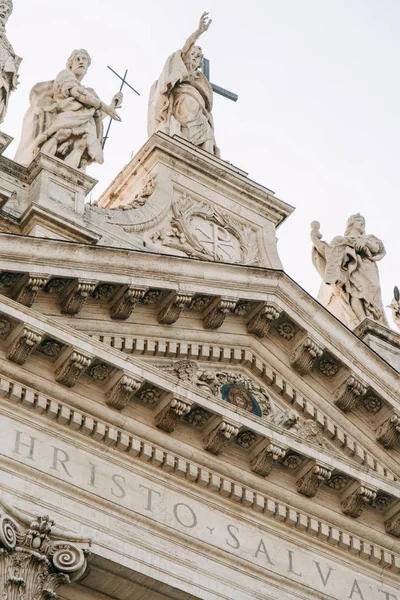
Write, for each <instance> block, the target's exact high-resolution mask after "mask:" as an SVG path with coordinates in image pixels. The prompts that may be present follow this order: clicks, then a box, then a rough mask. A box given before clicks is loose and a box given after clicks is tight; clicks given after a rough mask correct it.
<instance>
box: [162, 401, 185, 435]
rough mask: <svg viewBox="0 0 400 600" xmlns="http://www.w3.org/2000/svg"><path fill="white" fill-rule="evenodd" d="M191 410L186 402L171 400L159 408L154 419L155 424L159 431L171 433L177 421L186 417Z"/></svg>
mask: <svg viewBox="0 0 400 600" xmlns="http://www.w3.org/2000/svg"><path fill="white" fill-rule="evenodd" d="M191 409H192V404H191V403H189V402H188V401H187V400H180V399H179V398H172V400H171V399H170V400H168V401H167V403H166V405H165V406H163V407H162V408H161V410H160V411H159V412H158V413H157V415H156V418H155V424H156V426H157V427H158V428H159V429H162V430H163V431H166V432H167V433H172V432H173V431H174V429H175V427H176V426H177V424H178V421H179V420H180V419H181V418H182V417H184V416H185V415H188V414H189V413H190V411H191Z"/></svg>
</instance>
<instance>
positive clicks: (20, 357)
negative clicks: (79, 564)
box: [6, 326, 43, 365]
mask: <svg viewBox="0 0 400 600" xmlns="http://www.w3.org/2000/svg"><path fill="white" fill-rule="evenodd" d="M42 338H43V332H41V331H38V330H37V329H35V328H33V327H24V326H20V327H18V329H17V330H16V331H15V333H14V334H13V336H12V340H11V342H10V345H9V347H8V349H7V352H6V356H7V358H8V359H9V360H11V361H12V362H15V363H17V364H18V365H23V364H24V363H25V362H26V361H27V359H28V358H29V356H30V355H31V354H32V353H33V352H34V351H35V350H36V348H37V347H38V345H39V344H40V342H41V341H42Z"/></svg>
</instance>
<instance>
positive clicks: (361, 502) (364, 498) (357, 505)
mask: <svg viewBox="0 0 400 600" xmlns="http://www.w3.org/2000/svg"><path fill="white" fill-rule="evenodd" d="M375 498H376V490H372V489H369V488H367V487H364V486H362V485H360V486H358V487H357V488H356V489H355V490H354V491H352V493H350V494H349V495H348V496H347V498H345V499H344V500H343V502H342V511H343V512H344V514H345V515H349V516H350V517H353V519H357V518H358V517H359V516H360V515H361V513H362V511H363V510H364V507H365V506H366V505H367V504H372V502H373V501H374V500H375Z"/></svg>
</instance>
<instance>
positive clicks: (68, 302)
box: [60, 279, 98, 315]
mask: <svg viewBox="0 0 400 600" xmlns="http://www.w3.org/2000/svg"><path fill="white" fill-rule="evenodd" d="M97 284H98V281H88V280H85V279H75V280H73V281H72V282H71V283H70V284H69V285H68V286H67V287H66V288H65V290H63V291H62V293H61V296H60V302H61V310H62V312H63V313H64V314H66V315H77V314H78V313H79V312H80V311H81V310H82V308H83V305H84V304H85V302H86V300H87V299H88V297H89V296H90V295H91V294H92V293H93V292H94V290H95V289H96V286H97Z"/></svg>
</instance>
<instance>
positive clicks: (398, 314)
mask: <svg viewBox="0 0 400 600" xmlns="http://www.w3.org/2000/svg"><path fill="white" fill-rule="evenodd" d="M389 308H391V309H392V317H393V321H394V323H395V325H396V326H397V329H398V330H399V331H400V291H399V288H398V287H397V286H396V287H395V288H394V293H393V300H392V302H391V303H390V305H389Z"/></svg>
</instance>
